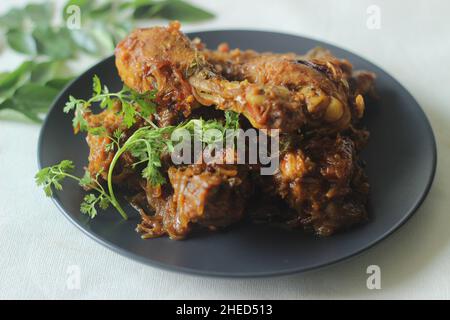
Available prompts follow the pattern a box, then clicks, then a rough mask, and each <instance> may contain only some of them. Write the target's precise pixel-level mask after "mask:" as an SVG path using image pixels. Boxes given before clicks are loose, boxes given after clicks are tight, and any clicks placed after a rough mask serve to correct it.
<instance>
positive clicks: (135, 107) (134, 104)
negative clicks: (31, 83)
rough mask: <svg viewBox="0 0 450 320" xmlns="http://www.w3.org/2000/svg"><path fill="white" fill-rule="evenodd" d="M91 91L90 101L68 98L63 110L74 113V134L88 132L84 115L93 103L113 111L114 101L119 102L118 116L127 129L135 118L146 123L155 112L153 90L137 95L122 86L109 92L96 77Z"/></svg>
mask: <svg viewBox="0 0 450 320" xmlns="http://www.w3.org/2000/svg"><path fill="white" fill-rule="evenodd" d="M92 89H93V95H92V97H91V98H90V99H88V100H84V99H77V98H75V97H73V96H70V97H69V101H67V102H66V105H65V107H64V109H63V110H64V112H65V113H69V112H70V111H72V110H73V111H74V118H73V121H72V122H73V127H74V129H75V131H76V132H78V131H88V129H89V126H88V123H87V121H86V119H85V118H84V114H85V112H86V111H89V110H90V107H91V106H92V104H93V103H95V102H98V103H99V105H100V108H102V109H105V108H109V109H114V106H115V101H118V102H120V111H119V114H120V115H121V116H122V117H123V123H124V124H125V125H126V126H127V128H130V127H131V126H132V125H133V124H134V123H135V122H136V117H138V116H139V117H141V118H143V119H145V120H146V121H147V120H148V117H149V116H150V115H151V114H153V113H155V111H156V105H155V104H154V103H153V102H152V100H153V99H154V98H155V95H156V91H155V90H152V91H147V92H145V93H139V92H136V91H134V90H132V89H130V88H128V87H127V86H123V88H122V90H120V91H119V92H109V89H108V87H107V86H102V84H101V82H100V79H99V77H98V76H97V75H95V76H94V78H93V84H92Z"/></svg>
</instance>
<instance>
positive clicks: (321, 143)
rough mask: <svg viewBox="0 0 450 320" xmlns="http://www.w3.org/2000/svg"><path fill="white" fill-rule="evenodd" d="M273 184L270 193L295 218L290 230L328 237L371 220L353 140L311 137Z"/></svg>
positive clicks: (293, 151)
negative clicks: (303, 229)
mask: <svg viewBox="0 0 450 320" xmlns="http://www.w3.org/2000/svg"><path fill="white" fill-rule="evenodd" d="M361 134H362V135H364V132H362V133H361ZM271 178H272V179H273V181H274V183H272V184H267V186H269V188H270V192H272V193H275V194H278V195H279V196H281V198H283V199H284V200H285V201H286V202H287V203H288V204H289V206H290V207H291V208H293V209H295V210H296V212H297V216H296V217H295V218H294V219H292V220H291V221H290V224H291V225H298V226H303V227H306V228H312V229H313V230H314V231H315V232H316V233H317V234H319V235H322V236H328V235H331V234H333V233H335V232H336V231H337V230H339V229H344V228H347V227H350V226H352V225H354V224H356V223H360V222H362V221H365V220H366V219H367V212H366V210H365V203H366V201H367V194H368V188H369V185H368V183H367V179H366V177H365V175H364V172H363V171H362V168H361V166H360V164H359V161H358V157H357V153H356V148H355V144H354V143H353V141H352V140H351V139H350V138H349V137H345V136H341V135H339V134H338V135H337V136H336V137H335V138H333V137H313V138H311V139H309V140H307V141H302V142H300V143H299V145H296V146H292V147H290V148H289V150H288V151H287V152H285V153H284V154H283V155H282V157H281V159H280V169H279V171H278V172H277V174H275V176H273V177H271ZM268 179H270V178H268Z"/></svg>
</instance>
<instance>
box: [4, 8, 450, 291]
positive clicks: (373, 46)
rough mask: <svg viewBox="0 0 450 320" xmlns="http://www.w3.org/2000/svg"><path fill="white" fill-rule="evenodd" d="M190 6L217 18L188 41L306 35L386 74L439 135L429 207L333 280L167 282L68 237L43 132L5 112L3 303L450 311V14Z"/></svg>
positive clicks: (74, 235)
mask: <svg viewBox="0 0 450 320" xmlns="http://www.w3.org/2000/svg"><path fill="white" fill-rule="evenodd" d="M22 2H26V1H13V0H2V1H1V3H0V12H4V11H6V10H7V9H8V8H9V7H10V6H13V5H20V3H22ZM193 2H195V3H198V4H200V5H202V6H204V7H205V8H208V9H210V10H211V11H214V12H215V13H216V14H217V18H216V19H215V20H212V21H208V22H205V23H201V24H195V25H185V26H184V30H187V31H191V30H206V29H226V28H248V29H261V30H276V31H284V32H289V33H294V34H299V35H305V36H308V37H312V38H317V39H321V40H325V41H328V42H330V43H333V44H337V45H338V46H341V47H343V48H346V49H349V50H351V51H353V52H355V53H357V54H360V55H362V56H363V57H366V58H368V59H369V60H371V61H372V62H374V63H376V64H377V65H379V66H381V67H382V68H384V69H385V70H388V71H389V72H390V73H391V74H392V75H393V76H394V77H396V78H397V79H398V80H399V81H400V82H401V83H402V84H403V85H404V86H405V87H406V88H407V89H408V90H409V91H410V92H411V93H412V94H413V96H414V97H415V98H416V99H417V100H418V102H419V103H420V105H421V106H422V107H423V109H424V110H425V112H426V114H427V116H428V117H429V119H430V121H431V124H432V126H433V129H434V132H435V135H436V139H437V143H438V157H439V159H438V168H437V174H436V179H435V182H434V185H433V187H432V189H431V192H430V194H429V196H428V198H427V200H426V201H425V203H424V204H423V205H422V207H421V209H420V210H419V211H418V212H417V214H416V215H415V216H414V217H413V218H412V219H411V220H410V221H409V222H408V223H407V224H406V225H405V226H404V227H402V228H401V229H400V230H398V232H396V233H395V234H394V235H393V236H391V237H389V238H388V239H387V240H385V241H383V242H382V243H381V244H379V245H377V246H376V247H374V248H372V249H370V250H368V251H367V252H366V253H365V254H363V255H361V256H359V257H357V258H354V259H352V260H350V261H346V262H344V263H341V264H339V265H335V266H332V267H329V268H326V269H324V270H319V271H315V272H310V273H306V274H301V275H294V276H286V277H279V278H267V279H250V280H242V279H241V280H229V279H215V278H204V277H197V276H190V275H185V274H178V273H173V272H167V271H162V270H159V269H156V268H152V267H149V266H146V265H142V264H140V263H138V262H134V261H131V260H129V259H127V258H124V257H122V256H120V255H118V254H116V253H114V252H112V251H109V250H108V249H106V248H104V247H102V246H101V245H99V244H97V243H96V242H94V241H93V240H91V239H89V238H88V237H86V236H85V235H84V234H83V233H81V232H80V231H79V230H78V229H77V228H75V227H74V226H73V225H71V224H70V222H68V221H67V220H66V219H65V218H64V217H63V216H62V214H61V213H60V212H59V211H58V210H57V208H56V207H55V206H54V204H53V203H52V202H51V200H50V199H46V198H45V197H44V196H43V194H42V191H41V190H39V189H37V187H36V186H35V185H34V180H33V176H34V174H35V172H36V170H37V164H36V149H37V139H38V134H39V129H40V128H39V126H38V125H35V124H31V123H27V122H18V121H12V118H13V116H12V115H11V114H10V113H4V112H2V113H0V298H21V299H23V298H50V299H56V298H64V299H66V298H68V299H80V298H88V299H90V298H120V299H129V298H135V299H183V298H192V299H206V298H243V299H252V298H255V299H265V298H268V299H270V298H274V299H309V298H324V299H328V298H338V299H343V298H362V299H365V298H376V299H378V298H447V299H448V298H449V297H450V273H449V272H448V271H449V270H450V232H449V228H450V214H449V208H450V193H449V189H450V181H449V179H450V169H449V168H448V165H449V164H450V162H449V160H450V151H449V148H450V134H449V127H450V102H449V101H450V72H449V70H450V63H449V61H450V58H449V57H450V41H449V40H450V22H449V17H448V14H449V12H450V2H449V1H445V0H441V1H438V0H433V1H430V0H427V1H425V0H423V1H419V0H418V1H392V0H391V1H388V0H386V1H380V0H370V1H363V0H355V1H337V0H335V1H332V0H330V1H324V0H322V1H314V0H310V1H301V0H297V1H296V0H292V1H288V0H285V1H282V0H278V1H262V0H254V1H248V0H246V1H243V0H213V1H206V0H203V1H201V0H196V1H193ZM373 4H374V5H377V6H378V8H379V9H380V13H381V15H380V17H381V24H380V29H369V28H368V27H367V19H368V17H369V15H368V14H367V12H366V10H367V8H368V7H369V6H370V5H373ZM152 23H155V22H154V21H153V22H152ZM21 59H22V57H20V56H18V55H15V54H12V53H10V52H9V51H6V52H3V54H2V55H1V56H0V70H8V69H11V68H13V67H14V66H16V65H17V64H18V63H19V62H20V61H21ZM89 63H90V62H86V66H88V65H89ZM80 70H81V69H80ZM369 265H378V266H380V268H381V289H380V290H369V289H368V288H367V287H366V279H367V277H368V275H367V274H366V268H367V266H369ZM72 266H76V267H75V269H73V267H72ZM74 270H75V271H74ZM78 271H79V275H80V282H79V289H77V286H76V285H75V289H74V287H73V286H71V285H70V284H71V283H72V282H71V278H70V277H71V275H74V272H75V273H76V272H78ZM68 284H69V285H68Z"/></svg>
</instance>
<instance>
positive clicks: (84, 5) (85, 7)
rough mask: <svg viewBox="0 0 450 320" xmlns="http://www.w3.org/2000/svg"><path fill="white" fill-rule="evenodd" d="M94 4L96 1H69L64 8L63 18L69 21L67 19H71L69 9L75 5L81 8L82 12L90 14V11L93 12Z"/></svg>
mask: <svg viewBox="0 0 450 320" xmlns="http://www.w3.org/2000/svg"><path fill="white" fill-rule="evenodd" d="M93 3H94V1H92V0H69V1H67V3H66V5H65V6H64V8H63V12H62V16H63V18H64V20H67V18H68V17H69V14H68V13H67V8H69V7H70V6H73V5H75V6H78V7H80V11H81V12H89V10H91V8H92V5H93Z"/></svg>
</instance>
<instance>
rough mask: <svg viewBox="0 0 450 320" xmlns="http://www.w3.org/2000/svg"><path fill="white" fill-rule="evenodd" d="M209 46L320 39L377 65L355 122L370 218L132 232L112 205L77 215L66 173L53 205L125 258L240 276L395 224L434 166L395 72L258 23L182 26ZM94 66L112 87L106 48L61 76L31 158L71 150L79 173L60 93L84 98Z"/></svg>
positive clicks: (288, 268)
mask: <svg viewBox="0 0 450 320" xmlns="http://www.w3.org/2000/svg"><path fill="white" fill-rule="evenodd" d="M189 36H190V37H191V38H192V37H197V36H198V37H200V38H201V39H202V40H203V41H204V42H205V43H206V44H207V45H208V47H210V48H215V47H216V46H217V45H218V44H219V43H221V42H223V41H227V42H228V43H229V44H230V46H231V47H238V48H242V49H255V50H257V51H274V52H287V51H293V52H298V53H304V52H305V51H307V50H309V49H311V48H313V47H315V46H322V47H325V48H329V49H330V50H331V51H332V52H333V53H334V54H335V55H336V56H338V57H343V58H347V59H348V60H349V61H350V62H351V63H352V64H353V65H354V66H355V68H357V69H358V68H361V69H366V70H370V71H373V72H375V73H376V74H377V76H378V78H377V83H376V84H377V89H378V93H379V95H380V96H381V100H380V101H378V102H377V103H375V104H372V105H368V106H367V113H366V116H365V125H366V126H367V127H368V129H369V130H370V132H371V138H370V142H369V145H368V146H367V148H366V149H365V151H364V153H363V158H364V159H365V160H366V162H367V174H368V176H369V180H370V184H371V197H370V203H369V213H370V222H368V223H367V224H365V225H363V226H360V227H358V228H355V229H353V230H350V231H348V232H345V233H342V234H338V235H335V236H333V237H330V238H326V239H318V238H316V237H314V236H312V235H307V234H305V233H304V232H302V231H301V230H293V231H289V230H286V229H281V228H277V227H274V226H268V225H247V224H239V225H236V226H233V227H231V228H229V229H228V230H226V231H224V232H217V233H207V234H203V235H200V236H194V237H192V238H189V239H187V240H184V241H173V240H169V239H168V238H164V237H163V238H158V239H152V240H142V239H141V238H140V237H139V236H138V234H137V233H136V232H135V231H134V229H135V226H136V224H137V223H138V221H139V217H138V215H137V213H136V212H135V211H134V210H133V209H132V208H131V207H127V208H126V210H127V212H128V213H129V215H130V216H131V218H130V219H129V220H128V221H123V220H122V219H121V217H120V216H119V214H118V213H117V212H116V211H114V210H113V209H109V210H108V211H107V212H102V213H101V214H99V216H97V217H96V218H95V219H94V220H92V221H89V219H88V218H87V217H86V216H84V215H82V214H81V213H80V211H79V206H80V202H81V201H82V198H83V196H84V194H85V192H84V191H83V190H82V189H81V188H79V187H78V186H77V185H76V184H75V183H72V182H70V181H67V182H65V183H64V192H57V193H56V194H55V197H54V200H55V203H56V205H57V206H58V208H59V209H60V210H61V212H62V213H63V214H64V215H65V216H66V217H67V218H68V219H69V220H70V221H71V222H72V223H74V224H75V225H76V226H77V227H78V228H80V229H81V230H82V231H83V232H84V233H86V234H87V235H88V236H90V237H91V238H93V239H95V240H96V241H98V242H99V243H101V244H103V245H105V246H107V247H108V248H110V249H112V250H114V251H116V252H118V253H120V254H123V255H125V256H127V257H129V258H133V259H136V260H139V261H141V262H144V263H147V264H150V265H154V266H160V267H164V268H167V269H171V270H177V271H185V272H190V273H196V274H202V275H213V276H230V277H249V276H272V275H281V274H289V273H294V272H301V271H306V270H310V269H313V268H318V267H321V266H325V265H329V264H331V263H335V262H337V261H341V260H343V259H345V258H348V257H351V256H354V255H356V254H358V253H360V252H362V251H363V250H365V249H367V248H369V247H371V246H373V245H374V244H376V243H377V242H379V241H380V240H382V239H384V238H385V237H386V236H388V235H389V234H391V233H392V232H393V231H395V230H396V229H397V228H398V227H400V226H401V225H402V224H403V223H404V222H405V221H406V220H407V219H408V218H409V217H410V216H411V215H412V214H413V213H414V211H415V210H416V209H417V208H418V207H419V205H420V204H421V203H422V201H423V200H424V198H425V196H426V194H427V192H428V190H429V188H430V186H431V183H432V180H433V176H434V172H435V167H436V145H435V140H434V137H433V132H432V129H431V127H430V124H429V123H428V121H427V118H426V116H425V114H424V113H423V111H422V109H421V108H420V106H419V105H418V104H417V102H416V101H415V100H414V98H413V97H412V96H411V95H410V94H409V93H408V92H407V91H406V90H405V88H403V87H402V86H401V85H400V84H399V83H398V82H397V81H396V80H395V79H393V78H392V77H391V76H390V75H388V74H387V73H386V72H384V71H383V70H381V69H380V68H378V67H377V66H375V65H373V64H372V63H370V62H368V61H366V60H364V59H362V58H361V57H359V56H357V55H355V54H352V53H350V52H348V51H346V50H343V49H340V48H337V47H334V46H332V45H328V44H326V43H322V42H319V41H315V40H311V39H306V38H302V37H298V36H293V35H287V34H280V33H271V32H260V31H240V30H233V31H211V32H200V33H192V34H190V35H189ZM94 74H97V75H98V76H99V77H100V78H101V79H102V81H103V82H104V83H105V84H106V85H107V86H108V87H109V88H110V89H112V90H119V89H120V88H121V86H122V83H121V81H120V79H119V77H118V75H117V71H116V68H115V66H114V58H113V57H109V58H107V59H105V60H103V61H101V62H100V63H99V64H97V65H95V66H94V67H92V68H91V69H89V70H88V71H87V72H85V73H84V74H82V75H81V76H80V77H79V78H78V79H76V80H75V81H74V82H72V84H70V85H69V86H68V87H67V88H66V89H65V90H64V92H62V93H61V95H60V96H59V98H58V99H57V100H56V102H55V103H54V105H53V107H52V109H51V111H50V113H49V114H48V116H47V119H46V121H45V124H44V126H43V128H42V131H41V136H40V140H39V150H38V157H39V165H40V167H45V166H49V165H52V164H55V163H57V162H59V161H61V160H63V159H71V160H73V161H74V162H75V164H76V166H77V172H76V173H77V174H79V175H81V174H82V170H83V166H85V165H86V162H87V155H88V148H87V145H86V143H85V140H84V137H83V135H81V134H80V135H76V136H75V135H74V134H73V131H72V125H71V116H68V115H66V114H64V113H63V111H62V110H63V106H64V103H65V102H66V101H67V100H68V96H69V95H73V96H75V97H82V98H88V97H89V96H90V94H91V84H92V77H93V75H94Z"/></svg>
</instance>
